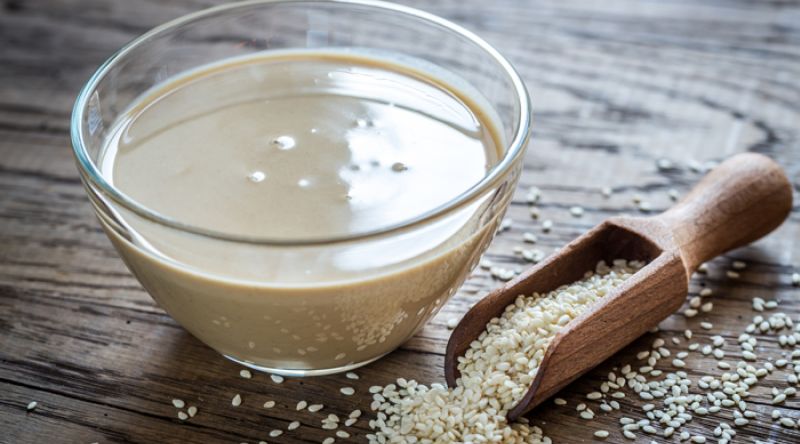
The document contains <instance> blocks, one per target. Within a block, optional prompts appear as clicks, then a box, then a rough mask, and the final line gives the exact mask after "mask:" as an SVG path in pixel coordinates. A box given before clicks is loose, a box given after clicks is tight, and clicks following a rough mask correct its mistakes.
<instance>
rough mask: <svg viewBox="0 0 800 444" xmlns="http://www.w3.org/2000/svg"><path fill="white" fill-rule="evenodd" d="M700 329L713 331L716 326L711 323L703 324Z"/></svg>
mask: <svg viewBox="0 0 800 444" xmlns="http://www.w3.org/2000/svg"><path fill="white" fill-rule="evenodd" d="M700 328H702V329H703V330H711V329H712V328H714V324H712V323H710V322H701V323H700Z"/></svg>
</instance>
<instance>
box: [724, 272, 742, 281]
mask: <svg viewBox="0 0 800 444" xmlns="http://www.w3.org/2000/svg"><path fill="white" fill-rule="evenodd" d="M725 276H728V277H729V278H731V279H739V277H740V275H739V272H737V271H733V270H728V271H726V272H725Z"/></svg>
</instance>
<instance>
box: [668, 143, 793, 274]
mask: <svg viewBox="0 0 800 444" xmlns="http://www.w3.org/2000/svg"><path fill="white" fill-rule="evenodd" d="M791 209H792V186H791V184H790V183H789V180H788V179H787V177H786V174H784V172H783V170H782V169H781V167H780V166H779V165H778V164H777V163H775V161H773V160H772V159H770V158H769V157H767V156H764V155H762V154H756V153H742V154H737V155H735V156H733V157H731V158H729V159H728V160H726V161H725V162H723V163H721V164H720V165H718V166H717V167H715V168H714V169H713V170H712V171H711V172H710V173H708V174H707V175H706V176H705V177H704V178H703V179H702V180H701V181H700V182H699V183H698V184H697V185H696V186H695V187H694V188H693V189H692V191H691V192H689V194H687V195H686V197H684V198H683V199H682V200H681V201H680V202H678V203H677V204H676V205H675V206H673V207H672V208H671V209H669V210H668V211H666V212H665V213H663V214H661V215H660V216H657V217H658V218H659V219H660V220H661V221H662V222H663V223H665V224H666V225H667V226H668V227H669V229H670V230H671V232H672V236H673V240H674V242H675V243H676V245H677V246H678V247H679V249H680V253H681V256H682V257H683V262H684V265H685V266H686V270H687V272H688V273H689V274H691V273H692V272H694V271H695V270H696V269H697V267H698V266H700V264H702V263H703V262H706V261H708V260H710V259H712V258H714V257H716V256H719V255H720V254H722V253H725V252H726V251H729V250H732V249H734V248H737V247H741V246H743V245H746V244H748V243H750V242H753V241H755V240H757V239H759V238H761V237H762V236H764V235H766V234H767V233H769V232H770V231H772V230H774V229H775V228H776V227H778V226H779V225H780V224H781V223H782V222H783V221H784V220H785V219H786V217H787V216H788V215H789V212H790V211H791Z"/></svg>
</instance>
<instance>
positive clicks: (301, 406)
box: [294, 401, 308, 412]
mask: <svg viewBox="0 0 800 444" xmlns="http://www.w3.org/2000/svg"><path fill="white" fill-rule="evenodd" d="M306 406H308V402H306V401H300V402H298V403H297V406H295V408H294V409H295V410H297V411H298V412H299V411H300V410H303V409H304V408H306Z"/></svg>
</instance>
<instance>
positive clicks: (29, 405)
mask: <svg viewBox="0 0 800 444" xmlns="http://www.w3.org/2000/svg"><path fill="white" fill-rule="evenodd" d="M37 405H39V403H38V402H36V401H31V402H29V403H28V405H27V406H25V410H27V411H29V412H30V411H33V409H35V408H36V406H37Z"/></svg>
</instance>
